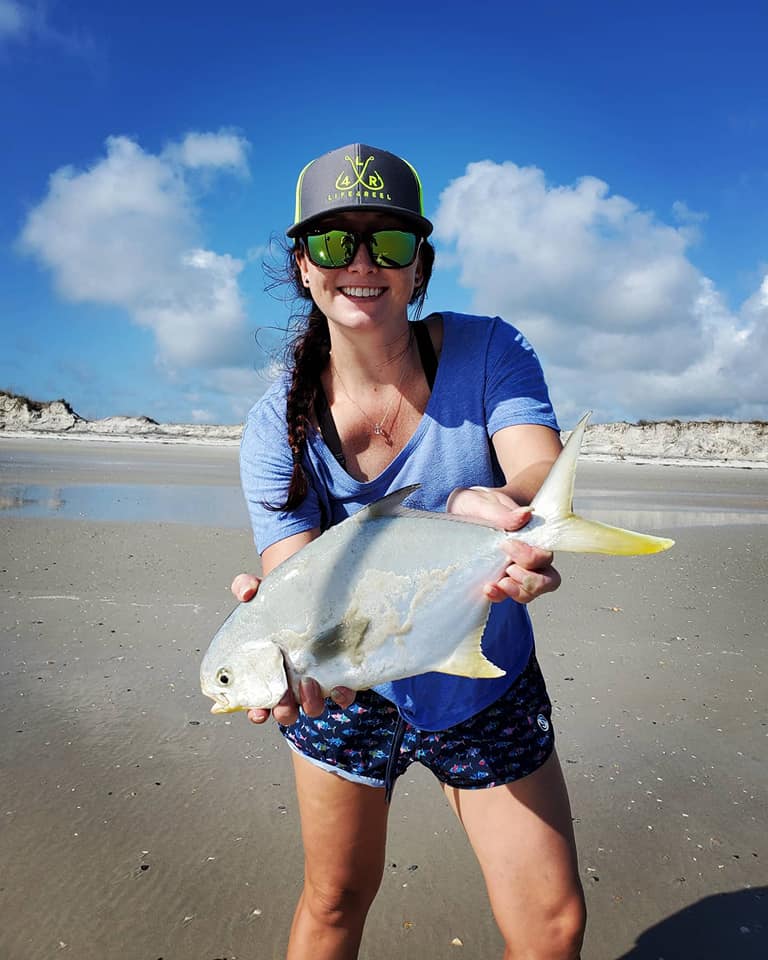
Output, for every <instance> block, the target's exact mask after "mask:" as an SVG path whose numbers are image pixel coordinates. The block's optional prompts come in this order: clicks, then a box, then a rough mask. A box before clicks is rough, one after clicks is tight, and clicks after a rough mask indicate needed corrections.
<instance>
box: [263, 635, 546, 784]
mask: <svg viewBox="0 0 768 960" xmlns="http://www.w3.org/2000/svg"><path fill="white" fill-rule="evenodd" d="M551 714H552V707H551V704H550V702H549V697H548V695H547V690H546V687H545V685H544V678H543V676H542V675H541V670H540V669H539V664H538V662H537V660H536V657H535V655H534V654H531V658H530V660H529V661H528V664H527V666H526V668H525V670H524V671H523V672H522V673H521V674H520V676H519V677H518V678H517V680H515V682H514V683H513V684H512V686H511V687H510V688H509V690H508V691H507V692H506V693H505V694H503V695H502V696H501V697H499V699H498V700H496V701H495V702H494V703H492V704H491V705H490V706H489V707H486V708H485V709H484V710H481V711H480V713H477V714H475V715H474V716H473V717H470V718H469V719H468V720H464V721H463V722H462V723H457V724H456V725H455V726H453V727H449V728H448V729H447V730H439V731H429V730H419V729H418V727H414V726H413V725H412V724H410V723H408V722H407V721H406V720H403V718H402V717H401V716H400V714H399V713H398V710H397V707H395V706H394V705H393V704H392V703H390V701H389V700H385V699H384V698H383V697H380V696H379V695H378V694H377V693H374V691H372V690H364V691H361V692H360V693H358V695H357V697H356V699H355V702H354V703H353V704H352V705H351V706H349V707H347V708H346V709H343V708H341V707H339V706H338V705H337V704H335V703H333V701H331V700H328V701H326V708H325V711H324V712H323V713H322V714H321V715H320V716H319V717H308V716H306V715H305V714H304V713H303V712H302V713H300V715H299V719H298V720H297V721H296V723H294V724H292V725H291V726H290V727H285V726H280V730H281V732H282V733H283V736H284V737H285V738H286V740H287V741H288V743H289V745H290V746H291V747H292V748H293V749H294V750H296V751H297V753H300V754H301V755H302V756H304V757H306V758H307V759H309V760H310V761H312V762H313V763H315V764H316V765H317V766H320V767H323V768H324V769H326V770H330V771H331V772H333V773H336V774H338V775H339V776H340V777H343V778H344V779H346V780H353V781H355V782H357V783H365V784H369V785H370V786H374V787H385V788H386V790H387V797H389V795H390V793H391V790H392V786H393V784H394V782H395V780H396V779H397V777H399V776H400V775H401V774H403V773H405V771H406V770H407V768H408V766H409V765H410V764H411V763H413V762H414V760H416V761H418V762H419V763H422V764H424V766H425V767H428V768H429V769H430V770H431V771H432V773H434V775H435V776H436V777H437V779H438V780H440V781H441V782H442V783H445V784H447V785H448V786H451V787H458V788H460V789H464V790H466V789H477V788H480V787H494V786H497V785H498V784H502V783H510V782H511V781H513V780H519V779H520V778H521V777H525V776H527V775H528V774H529V773H533V772H534V770H537V769H538V768H539V767H540V766H541V765H542V764H543V763H544V761H545V760H546V759H547V757H548V756H549V755H550V753H551V752H552V750H553V748H554V745H555V735H554V731H553V729H552V723H551Z"/></svg>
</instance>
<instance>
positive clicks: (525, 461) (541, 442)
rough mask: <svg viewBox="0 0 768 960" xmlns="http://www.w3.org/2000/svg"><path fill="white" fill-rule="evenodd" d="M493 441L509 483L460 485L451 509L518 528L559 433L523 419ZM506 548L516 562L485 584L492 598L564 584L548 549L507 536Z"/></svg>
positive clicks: (519, 597)
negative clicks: (465, 486)
mask: <svg viewBox="0 0 768 960" xmlns="http://www.w3.org/2000/svg"><path fill="white" fill-rule="evenodd" d="M492 442H493V447H494V450H495V451H496V456H497V458H498V461H499V465H500V466H501V469H502V471H503V473H504V478H505V483H504V485H503V486H502V487H482V488H474V489H466V488H463V487H460V488H459V489H458V490H454V491H453V492H452V493H451V495H450V497H449V498H448V503H447V510H448V512H449V513H455V514H459V515H461V516H467V517H477V518H478V519H481V520H485V521H487V522H490V523H492V524H493V525H494V526H497V527H499V528H500V529H501V530H519V529H520V528H521V527H524V526H525V524H526V523H527V522H528V519H529V517H530V512H529V511H528V510H526V509H525V506H523V505H527V504H529V503H530V502H531V500H533V498H534V496H535V495H536V492H537V490H538V489H539V487H540V486H541V485H542V483H543V482H544V478H545V477H546V476H547V474H548V473H549V470H550V467H551V466H552V464H553V463H554V462H555V460H556V459H557V457H558V454H559V453H560V450H561V449H562V444H561V443H560V436H559V434H558V433H557V432H556V431H554V430H551V429H550V428H549V427H543V426H538V425H535V424H520V425H516V426H511V427H504V428H502V429H501V430H498V431H497V432H496V433H495V434H494V435H493V438H492ZM504 549H505V550H506V552H507V554H508V556H509V559H510V561H511V562H510V565H509V566H508V567H507V568H506V570H505V572H504V576H503V577H502V578H501V579H499V580H498V581H497V582H496V583H489V584H487V585H486V588H485V595H486V596H487V597H488V599H489V600H491V601H493V602H494V603H497V602H500V601H502V600H506V599H508V598H511V599H512V600H516V601H517V602H518V603H530V602H531V600H535V599H536V597H538V596H541V594H542V593H550V592H551V591H552V590H556V589H557V588H558V587H559V586H560V574H559V573H558V572H557V570H555V568H554V567H553V566H552V554H551V553H550V552H549V551H547V550H540V549H538V548H537V547H530V546H528V544H525V543H522V542H521V541H520V540H508V541H507V542H506V543H505V545H504Z"/></svg>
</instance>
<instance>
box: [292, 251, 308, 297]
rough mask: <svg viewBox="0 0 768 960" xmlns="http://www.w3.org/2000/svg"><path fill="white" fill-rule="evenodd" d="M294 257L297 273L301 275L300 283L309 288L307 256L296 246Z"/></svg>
mask: <svg viewBox="0 0 768 960" xmlns="http://www.w3.org/2000/svg"><path fill="white" fill-rule="evenodd" d="M294 256H295V257H296V264H297V266H298V268H299V272H300V273H301V282H302V283H303V284H304V286H305V287H309V270H308V267H307V255H306V254H305V253H304V250H303V248H302V247H301V245H299V246H297V248H296V252H295V253H294Z"/></svg>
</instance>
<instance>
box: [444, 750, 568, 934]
mask: <svg viewBox="0 0 768 960" xmlns="http://www.w3.org/2000/svg"><path fill="white" fill-rule="evenodd" d="M443 790H444V791H445V794H446V796H447V798H448V800H449V802H450V804H451V806H452V807H453V809H454V812H455V813H456V815H457V816H458V817H459V819H460V820H461V822H462V824H463V826H464V829H465V830H466V832H467V836H468V838H469V840H470V843H471V844H472V847H473V849H474V851H475V854H476V856H477V858H478V861H479V863H480V867H481V869H482V871H483V876H484V878H485V882H486V885H487V887H488V895H489V898H490V900H491V906H492V907H493V911H494V915H495V917H496V921H497V923H498V924H499V928H500V930H501V932H502V935H503V936H504V938H505V940H506V941H507V943H508V944H512V943H518V944H519V943H520V941H521V939H523V940H524V939H525V938H526V937H527V936H530V937H532V938H534V937H536V936H539V937H541V935H542V932H543V931H544V930H546V929H547V928H548V927H549V926H551V925H552V923H557V922H560V919H561V918H564V917H565V918H567V920H566V923H568V922H569V923H570V926H571V927H574V928H578V927H580V926H581V925H583V910H584V907H583V894H582V890H581V883H580V880H579V874H578V863H577V858H576V846H575V843H574V838H573V828H572V824H571V810H570V804H569V801H568V793H567V790H566V787H565V781H564V779H563V775H562V771H561V770H560V764H559V761H558V759H557V754H556V753H552V754H551V755H550V757H549V759H548V760H547V761H546V762H545V763H544V764H543V765H542V766H541V767H539V769H538V770H536V771H535V772H534V773H531V774H530V775H529V776H527V777H523V778H522V779H520V780H515V781H513V782H512V783H507V784H504V785H500V786H496V787H490V788H488V789H485V790H484V789H478V790H462V789H457V788H453V787H448V786H445V785H444V786H443ZM537 931H538V933H537Z"/></svg>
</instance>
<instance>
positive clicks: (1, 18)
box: [0, 0, 30, 40]
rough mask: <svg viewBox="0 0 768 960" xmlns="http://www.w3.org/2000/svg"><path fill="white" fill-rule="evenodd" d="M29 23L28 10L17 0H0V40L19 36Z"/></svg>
mask: <svg viewBox="0 0 768 960" xmlns="http://www.w3.org/2000/svg"><path fill="white" fill-rule="evenodd" d="M29 23H30V15H29V11H28V10H27V9H26V8H25V7H23V6H22V5H21V4H20V3H18V2H17V0H0V40H2V39H3V38H5V37H19V36H21V35H22V34H23V33H24V32H25V30H26V29H27V28H28V26H29Z"/></svg>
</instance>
